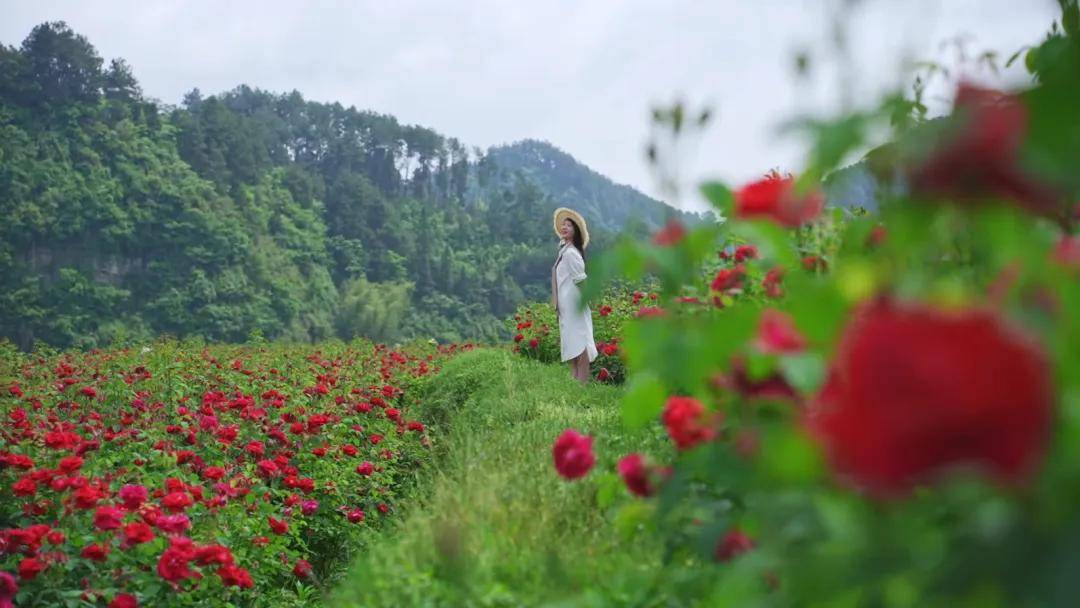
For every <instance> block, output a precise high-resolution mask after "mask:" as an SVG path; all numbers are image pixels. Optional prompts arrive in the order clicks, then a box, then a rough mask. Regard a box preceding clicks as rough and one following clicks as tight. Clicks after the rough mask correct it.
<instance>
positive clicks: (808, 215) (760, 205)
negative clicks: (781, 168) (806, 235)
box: [734, 175, 825, 228]
mask: <svg viewBox="0 0 1080 608" xmlns="http://www.w3.org/2000/svg"><path fill="white" fill-rule="evenodd" d="M824 206H825V197H824V196H823V195H822V194H821V193H820V192H818V191H816V190H815V191H811V192H807V193H804V194H802V195H800V194H799V193H797V192H796V191H795V180H794V179H793V178H791V177H779V176H775V175H772V176H769V177H766V178H765V179H762V180H759V181H756V182H753V183H751V184H748V185H746V186H744V187H743V188H742V189H740V190H739V191H738V192H736V193H735V208H734V212H735V217H736V218H737V219H741V220H745V219H753V218H766V219H770V220H772V221H774V222H776V223H777V224H780V225H781V226H786V227H789V228H797V227H799V226H801V225H803V224H805V223H807V222H811V221H813V220H814V219H816V218H817V217H818V216H819V215H820V214H821V210H822V209H823V208H824Z"/></svg>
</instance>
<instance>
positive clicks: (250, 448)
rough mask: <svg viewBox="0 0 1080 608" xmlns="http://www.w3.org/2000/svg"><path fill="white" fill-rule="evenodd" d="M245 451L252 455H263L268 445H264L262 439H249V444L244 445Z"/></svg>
mask: <svg viewBox="0 0 1080 608" xmlns="http://www.w3.org/2000/svg"><path fill="white" fill-rule="evenodd" d="M244 451H245V452H247V453H248V454H251V455H252V456H263V455H264V454H266V446H264V445H263V442H261V441H249V442H248V444H247V445H246V446H244Z"/></svg>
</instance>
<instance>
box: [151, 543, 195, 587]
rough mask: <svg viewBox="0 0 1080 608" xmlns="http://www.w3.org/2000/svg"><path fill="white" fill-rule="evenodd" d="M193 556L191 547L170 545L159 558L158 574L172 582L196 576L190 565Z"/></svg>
mask: <svg viewBox="0 0 1080 608" xmlns="http://www.w3.org/2000/svg"><path fill="white" fill-rule="evenodd" d="M191 558H192V555H191V552H190V549H185V548H183V547H180V546H170V547H169V548H168V549H165V552H164V553H162V554H161V557H160V558H159V559H158V564H157V573H158V576H160V577H161V578H163V579H165V580H167V581H169V582H172V583H178V582H180V581H182V580H184V579H188V578H191V577H193V576H195V573H193V572H192V571H191V569H190V568H189V567H188V564H189V563H190V562H191Z"/></svg>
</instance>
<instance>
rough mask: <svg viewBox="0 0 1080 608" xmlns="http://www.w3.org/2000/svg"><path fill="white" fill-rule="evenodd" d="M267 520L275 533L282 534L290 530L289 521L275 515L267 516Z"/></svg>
mask: <svg viewBox="0 0 1080 608" xmlns="http://www.w3.org/2000/svg"><path fill="white" fill-rule="evenodd" d="M266 521H267V523H269V524H270V530H271V531H272V532H273V533H274V534H278V535H281V534H285V533H286V532H288V531H289V522H287V521H284V520H281V519H277V518H275V517H273V516H270V517H267V518H266Z"/></svg>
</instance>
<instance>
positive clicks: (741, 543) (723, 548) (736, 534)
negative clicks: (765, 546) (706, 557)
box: [715, 528, 754, 562]
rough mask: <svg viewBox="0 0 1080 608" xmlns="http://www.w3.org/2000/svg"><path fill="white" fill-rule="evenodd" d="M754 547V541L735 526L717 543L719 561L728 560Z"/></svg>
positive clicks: (716, 555) (716, 554)
mask: <svg viewBox="0 0 1080 608" xmlns="http://www.w3.org/2000/svg"><path fill="white" fill-rule="evenodd" d="M753 548H754V541H753V539H751V538H750V537H749V536H747V535H746V534H744V533H743V532H742V531H741V530H739V529H737V528H733V529H731V530H729V531H728V533H727V534H725V535H724V537H723V538H722V539H720V542H718V543H717V544H716V553H715V557H716V559H717V561H721V562H727V561H731V560H732V559H734V558H736V557H738V556H740V555H742V554H743V553H746V552H747V551H749V550H751V549H753Z"/></svg>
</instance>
